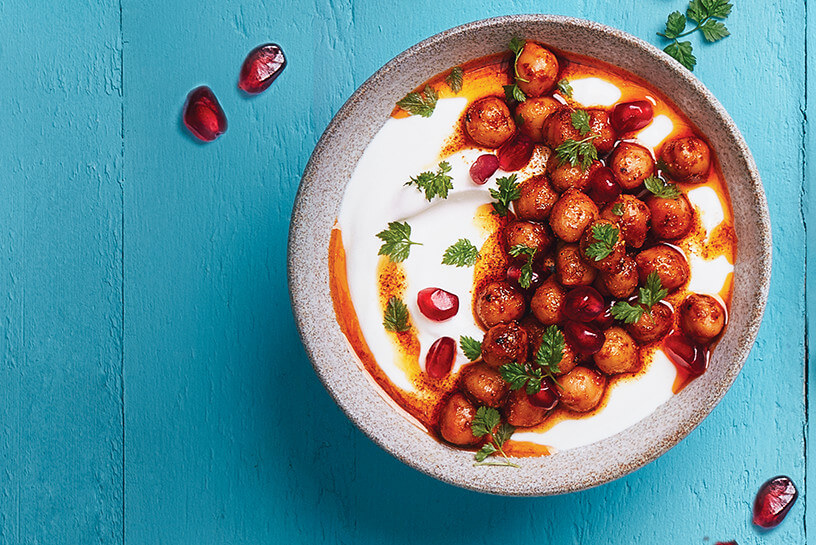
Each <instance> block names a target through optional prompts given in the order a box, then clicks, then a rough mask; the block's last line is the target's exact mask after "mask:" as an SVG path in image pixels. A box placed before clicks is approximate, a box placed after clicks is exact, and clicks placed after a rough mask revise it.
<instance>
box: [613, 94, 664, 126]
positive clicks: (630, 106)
mask: <svg viewBox="0 0 816 545" xmlns="http://www.w3.org/2000/svg"><path fill="white" fill-rule="evenodd" d="M652 116H654V111H653V108H652V103H651V102H649V101H648V100H635V101H633V102H623V103H621V104H618V105H617V106H615V108H613V110H612V115H610V116H609V122H610V123H611V124H612V127H614V128H615V130H617V131H618V132H630V131H636V130H638V129H642V128H643V127H645V126H646V125H648V124H649V123H651V122H652Z"/></svg>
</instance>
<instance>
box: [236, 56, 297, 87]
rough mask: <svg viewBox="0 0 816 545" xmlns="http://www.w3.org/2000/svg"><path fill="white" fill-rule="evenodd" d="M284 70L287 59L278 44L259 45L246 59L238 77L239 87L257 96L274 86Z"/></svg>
mask: <svg viewBox="0 0 816 545" xmlns="http://www.w3.org/2000/svg"><path fill="white" fill-rule="evenodd" d="M284 68H286V57H285V56H284V54H283V49H281V48H280V46H279V45H278V44H263V45H259V46H258V47H256V48H255V49H253V50H252V51H250V52H249V55H247V58H246V59H244V64H242V65H241V74H240V75H239V76H238V87H240V88H241V89H243V90H244V91H246V92H247V93H249V94H252V95H256V94H258V93H260V92H262V91H265V90H266V89H267V88H268V87H269V86H270V85H272V82H273V81H275V78H277V77H278V76H279V75H280V73H281V72H283V69H284Z"/></svg>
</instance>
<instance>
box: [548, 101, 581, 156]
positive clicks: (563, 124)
mask: <svg viewBox="0 0 816 545" xmlns="http://www.w3.org/2000/svg"><path fill="white" fill-rule="evenodd" d="M572 112H573V110H572V109H571V108H568V107H566V106H563V107H561V108H560V109H558V110H556V111H554V112H553V113H552V114H550V115H549V116H548V117H547V119H546V121H544V126H543V127H542V128H541V134H542V136H543V137H544V143H545V144H547V146H548V147H549V148H550V149H552V150H553V152H555V149H556V148H557V147H558V146H560V145H561V144H563V143H564V142H566V141H567V140H581V139H582V137H581V132H580V131H579V130H578V129H576V128H575V127H574V126H573V125H572Z"/></svg>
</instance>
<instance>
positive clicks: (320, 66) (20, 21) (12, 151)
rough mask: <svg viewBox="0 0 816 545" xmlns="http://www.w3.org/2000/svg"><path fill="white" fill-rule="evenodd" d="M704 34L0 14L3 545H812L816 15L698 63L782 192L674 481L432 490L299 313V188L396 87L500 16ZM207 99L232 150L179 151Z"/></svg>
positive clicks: (569, 9) (221, 16)
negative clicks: (787, 481) (771, 482)
mask: <svg viewBox="0 0 816 545" xmlns="http://www.w3.org/2000/svg"><path fill="white" fill-rule="evenodd" d="M684 6H685V3H684V1H683V0H654V1H651V2H638V1H636V0H622V1H619V2H614V3H609V2H606V1H603V0H583V1H581V0H578V1H576V2H571V3H564V2H547V1H533V2H530V1H528V2H520V1H514V2H504V3H495V2H487V1H485V0H472V1H465V0H461V1H456V2H450V3H447V4H444V5H443V4H440V3H438V2H434V1H432V0H414V1H413V2H411V3H410V4H405V5H403V6H402V7H401V8H399V9H395V8H389V7H387V6H386V5H385V4H383V3H382V2H375V1H373V0H369V1H357V2H354V3H352V2H349V1H337V0H328V1H327V0H312V1H306V0H297V1H294V0H292V1H289V2H286V3H284V2H281V1H280V0H278V1H277V2H264V1H262V0H246V1H237V0H221V1H219V2H203V3H202V2H192V1H190V0H177V1H176V2H173V3H167V2H160V1H158V0H142V1H139V2H137V1H135V0H121V2H120V4H115V3H107V2H101V1H99V0H86V2H84V3H81V4H79V3H76V5H74V3H72V4H71V5H67V4H66V5H65V6H58V5H52V4H51V3H47V2H39V1H31V0H29V1H25V0H5V1H4V2H0V29H1V30H2V31H3V32H2V34H0V36H2V38H0V111H2V112H3V113H4V119H5V124H4V130H3V131H2V133H0V134H1V136H0V150H2V151H1V152H0V172H2V176H0V189H1V190H2V195H3V196H4V198H2V199H0V218H2V219H0V222H2V223H1V224H2V226H3V228H2V230H1V231H0V263H2V266H0V290H2V292H1V295H2V296H0V317H2V326H0V327H2V334H1V335H0V354H2V365H0V388H1V389H0V392H2V397H0V399H2V402H0V467H1V468H2V469H0V543H14V544H16V543H32V544H33V543H48V544H60V543H66V544H75V543H104V544H109V543H132V544H139V545H141V544H154V543H171V544H186V543H207V544H220V543H224V544H227V543H230V544H231V543H252V544H254V543H279V542H280V543H284V542H286V543H414V542H420V541H421V542H425V543H452V542H456V543H460V542H461V543H468V542H475V543H496V542H500V541H501V542H504V541H510V542H530V541H535V542H540V543H571V544H597V543H609V544H630V543H713V542H714V541H717V540H729V539H736V540H737V541H738V543H740V545H745V544H759V543H762V544H794V543H806V542H807V536H806V528H807V526H809V527H810V528H813V527H816V520H814V518H813V517H814V514H813V513H812V511H813V510H811V512H808V511H807V509H806V503H807V502H806V487H805V483H806V471H807V470H808V469H809V470H810V474H811V475H813V473H812V472H813V471H814V469H816V468H815V467H814V466H813V465H812V463H810V464H809V463H808V458H807V456H806V455H807V453H808V452H810V453H811V454H813V455H816V452H814V451H813V447H812V444H813V443H812V442H809V441H808V438H809V435H808V434H809V433H810V430H809V427H808V418H807V417H808V413H809V412H812V411H813V410H814V409H813V407H811V406H809V405H808V404H807V401H806V399H807V396H806V392H807V390H806V380H805V379H806V376H807V373H808V372H810V373H811V374H812V373H814V372H816V371H814V369H816V366H810V367H809V368H808V367H807V366H806V357H807V353H806V344H805V340H806V335H811V336H812V335H813V332H814V331H816V327H814V324H811V327H810V328H809V329H806V325H807V321H808V318H807V316H808V314H806V311H807V310H808V309H810V310H811V311H812V312H811V313H810V314H809V316H816V298H815V297H814V295H813V294H814V290H813V289H811V290H810V291H809V292H808V299H807V304H806V299H805V280H806V272H805V271H806V267H805V265H806V261H808V260H809V261H810V262H811V265H816V264H814V263H813V259H814V258H813V255H814V253H813V251H811V252H809V253H808V252H807V251H806V249H807V246H806V240H807V241H808V242H809V244H808V246H809V247H810V248H811V250H813V249H816V245H815V244H816V235H814V232H813V230H810V231H809V232H807V231H806V220H807V219H808V218H809V217H810V211H811V210H812V206H814V204H813V198H814V196H813V194H812V193H811V192H809V191H808V190H809V187H808V185H809V180H811V179H814V176H816V164H814V161H812V160H810V157H812V156H813V152H814V151H816V148H814V144H816V140H814V137H813V134H812V130H811V127H810V125H809V124H808V121H807V111H808V107H809V104H808V99H810V100H811V101H812V100H813V97H814V96H816V86H814V83H816V79H814V78H816V76H814V74H816V71H815V70H814V68H816V67H814V66H810V67H809V68H810V70H807V71H806V64H808V60H807V58H806V51H807V48H808V47H809V48H811V49H810V51H813V50H814V49H813V48H814V47H816V43H815V42H814V37H816V35H814V34H813V33H812V32H811V33H808V31H807V29H808V25H810V27H811V28H816V26H814V23H816V21H814V20H813V18H814V14H813V10H812V9H810V10H807V9H806V4H805V2H804V0H798V1H794V0H791V1H781V0H777V1H770V2H769V1H763V2H760V1H759V0H744V1H742V2H739V3H738V4H737V6H736V7H735V9H734V12H733V14H732V15H731V16H730V17H729V20H728V23H729V28H731V30H732V33H733V35H732V36H731V37H729V38H727V39H726V40H724V41H723V42H721V43H718V44H716V45H713V46H707V45H705V44H700V42H699V40H697V39H696V38H695V39H694V40H693V41H694V43H695V47H697V53H698V58H699V65H698V67H697V69H696V70H695V74H696V75H697V77H699V78H700V79H701V80H702V81H703V82H704V83H705V84H706V85H707V86H708V87H709V88H710V89H711V90H712V91H713V92H714V94H715V95H716V96H717V97H718V98H719V99H720V101H721V102H722V103H723V104H724V106H725V107H726V109H727V110H728V111H729V112H730V113H731V115H732V116H733V118H734V119H735V121H736V122H737V125H738V126H739V127H740V129H741V130H742V132H743V134H744V135H745V138H746V140H747V141H748V144H749V146H750V147H751V149H752V151H753V153H754V156H755V158H756V160H757V164H758V166H759V169H760V172H761V174H762V177H763V180H764V184H765V187H766V190H767V192H768V199H769V203H770V208H771V218H772V223H773V229H774V233H773V234H774V244H775V248H774V251H775V253H774V273H773V280H772V288H771V299H770V304H769V307H768V311H767V313H766V315H765V320H764V322H763V326H762V329H761V331H760V336H759V340H758V342H757V344H756V346H755V348H754V350H753V352H752V354H751V357H750V358H749V360H748V362H747V364H746V366H745V369H744V371H743V373H742V374H741V375H740V377H739V378H738V379H737V382H736V383H735V385H734V387H733V388H732V390H731V391H730V392H729V393H728V394H727V395H726V397H725V399H724V400H723V402H722V403H721V404H720V405H719V406H718V407H717V408H716V409H715V410H714V412H713V413H712V414H711V416H710V417H709V418H707V419H706V420H705V421H704V422H703V424H702V425H701V426H700V427H699V428H698V429H697V430H695V431H694V432H693V433H692V434H691V435H690V436H689V437H688V438H687V439H686V440H685V441H683V442H682V443H681V444H680V445H678V446H677V447H676V448H674V449H673V450H671V451H670V452H669V453H668V454H666V455H665V456H663V457H662V458H660V459H659V460H657V461H656V462H654V463H653V464H651V465H649V466H647V467H645V468H643V469H641V470H640V471H637V472H636V473H634V474H632V475H630V476H628V477H626V478H624V479H621V480H619V481H616V482H614V483H611V484H608V485H605V486H602V487H599V488H596V489H593V490H589V491H585V492H582V493H577V494H572V495H568V496H561V497H552V498H538V499H520V498H500V497H491V496H484V495H480V494H476V493H473V492H468V491H464V490H460V489H457V488H454V487H451V486H449V485H445V484H442V483H439V482H436V481H434V480H432V479H430V478H428V477H426V476H424V475H422V474H419V473H417V472H416V471H414V470H412V469H410V468H408V467H406V466H404V465H402V464H401V463H399V462H397V461H396V460H395V459H393V458H392V457H391V456H389V455H388V454H386V453H385V452H383V451H381V450H380V449H379V448H378V447H376V446H375V445H374V444H372V443H371V442H370V441H369V440H368V439H367V438H365V437H364V436H363V435H362V434H361V433H360V432H359V431H357V430H356V429H355V428H354V427H353V426H352V425H351V424H350V423H349V422H348V421H347V419H346V418H345V417H344V415H343V414H342V413H341V412H340V410H339V409H338V408H337V407H336V406H335V405H334V403H333V402H332V401H331V399H330V398H329V396H328V395H327V394H326V392H325V391H324V389H323V388H322V386H321V384H320V382H319V381H318V380H317V378H316V376H315V374H314V373H313V371H312V369H311V366H310V365H309V363H308V361H307V360H306V358H305V355H304V353H303V350H302V348H301V346H300V344H299V340H298V338H297V334H296V331H295V328H294V325H293V321H292V316H291V311H290V309H289V302H288V294H287V286H286V279H285V242H286V236H287V228H288V216H289V212H290V210H291V205H292V202H293V199H294V194H295V191H296V188H297V184H298V181H299V177H300V173H301V172H302V170H303V168H304V166H305V164H306V161H307V159H308V156H309V154H310V152H311V150H312V147H313V146H314V144H315V142H316V141H317V138H319V136H320V134H321V132H322V131H323V129H324V128H325V126H326V125H327V124H328V122H329V120H330V119H331V117H332V115H333V114H334V112H335V111H336V110H337V109H338V108H339V107H340V105H341V104H342V103H343V101H344V100H345V98H346V97H348V95H349V94H350V93H351V92H352V91H353V90H354V89H355V88H356V86H357V85H359V84H360V83H361V82H362V81H364V80H365V79H366V78H367V77H368V76H369V75H370V74H371V73H372V72H374V71H375V70H376V69H377V68H378V67H379V66H381V65H382V64H383V63H385V62H386V61H388V60H389V59H390V58H391V57H393V56H394V55H396V54H397V53H399V52H400V51H402V50H403V49H405V48H407V47H409V46H410V45H412V44H413V43H415V42H417V41H419V40H421V39H423V38H425V37H427V36H429V35H431V34H433V33H435V32H438V31H441V30H444V29H445V28H449V27H451V26H455V25H457V24H461V23H464V22H468V21H472V20H475V19H481V18H484V17H489V16H492V15H500V14H506V13H527V12H541V13H559V14H565V15H573V16H578V17H584V18H589V19H594V20H597V21H599V22H602V23H606V24H609V25H612V26H615V27H618V28H621V29H623V30H626V31H628V32H630V33H632V34H634V35H636V36H639V37H642V38H645V39H647V40H649V41H651V42H652V43H659V41H657V37H656V36H655V35H654V32H656V31H657V30H660V27H661V25H662V23H663V21H664V20H665V16H666V15H667V14H668V12H670V11H672V10H675V9H683V8H684ZM270 40H271V41H276V42H278V43H280V44H281V45H282V46H283V47H284V49H285V51H286V53H287V56H288V59H289V66H288V67H287V69H286V70H285V72H284V73H283V75H282V76H281V77H280V78H279V79H278V81H277V82H275V84H274V85H273V86H272V87H271V88H270V89H269V90H268V91H267V92H266V93H264V94H263V95H260V96H258V97H254V98H247V97H245V96H242V95H241V94H239V92H238V90H237V88H236V77H237V72H238V68H239V66H240V63H241V61H242V60H243V58H244V55H245V54H246V52H247V51H249V50H250V49H251V48H252V47H254V46H255V45H257V44H259V43H262V42H266V41H270ZM202 83H205V84H208V85H210V86H211V87H212V88H213V89H214V91H215V93H216V94H217V96H218V98H219V100H220V101H221V104H222V105H223V106H224V108H225V110H226V113H227V116H228V118H229V124H230V127H229V130H228V132H227V133H226V135H224V136H223V137H222V138H221V139H220V140H218V141H217V142H215V143H214V144H210V145H201V144H198V143H196V142H195V141H193V140H192V139H191V138H190V137H189V136H188V135H187V134H186V132H185V131H184V130H183V129H182V128H181V126H180V122H179V117H180V108H181V105H182V103H183V101H184V97H185V95H186V93H187V92H188V91H189V90H190V89H191V88H193V87H194V86H196V85H198V84H202ZM809 270H810V271H814V270H816V269H814V268H813V267H811V268H810V269H809ZM810 280H811V285H812V283H813V281H814V280H813V278H812V277H811V278H810ZM814 384H816V382H814ZM813 459H816V458H813V457H812V456H811V458H810V460H813ZM778 473H785V474H788V475H790V476H791V477H793V479H794V480H795V481H796V483H797V484H798V485H799V488H800V491H801V492H802V496H801V497H800V500H799V502H798V503H797V505H796V506H795V507H794V509H793V511H792V512H791V514H790V516H789V517H788V519H787V520H786V521H785V522H784V524H783V525H782V526H781V527H779V528H778V529H776V530H774V531H772V532H770V533H765V534H760V533H758V532H756V531H755V530H753V529H752V527H751V525H750V521H749V516H750V503H751V501H752V496H753V494H754V491H755V490H756V488H757V487H758V486H759V484H760V483H761V482H763V481H764V480H765V479H766V478H768V477H771V476H773V475H776V474H778ZM811 480H812V479H811ZM806 513H807V515H806ZM806 522H810V524H809V525H806Z"/></svg>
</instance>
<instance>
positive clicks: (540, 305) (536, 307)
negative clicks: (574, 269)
mask: <svg viewBox="0 0 816 545" xmlns="http://www.w3.org/2000/svg"><path fill="white" fill-rule="evenodd" d="M566 294H567V292H566V290H564V288H563V287H561V284H559V283H558V281H556V279H555V275H552V276H550V277H549V278H548V279H547V280H545V281H544V283H543V284H541V285H540V286H539V287H538V289H536V291H535V293H534V294H533V298H532V300H531V301H530V310H532V311H533V315H534V316H535V317H536V319H537V320H538V321H539V322H541V324H542V325H545V326H548V325H554V324H558V323H560V322H561V321H562V320H563V316H562V314H561V309H562V308H563V306H564V296H566Z"/></svg>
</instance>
